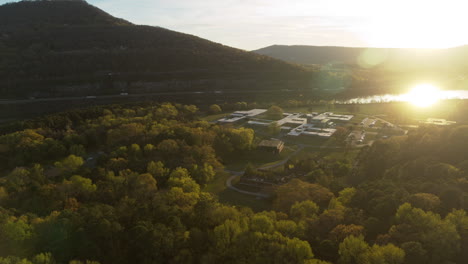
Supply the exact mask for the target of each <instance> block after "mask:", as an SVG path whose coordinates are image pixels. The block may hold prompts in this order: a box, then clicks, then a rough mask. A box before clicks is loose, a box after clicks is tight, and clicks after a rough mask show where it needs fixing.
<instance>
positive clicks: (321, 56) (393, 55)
mask: <svg viewBox="0 0 468 264" xmlns="http://www.w3.org/2000/svg"><path fill="white" fill-rule="evenodd" d="M252 52H254V53H257V54H262V55H267V56H271V57H273V58H277V59H281V60H284V61H288V62H291V63H298V64H327V63H343V64H350V65H360V66H363V67H364V68H372V67H374V66H379V67H381V68H384V69H390V70H398V68H400V69H402V70H406V69H410V68H414V69H424V68H427V67H429V66H435V65H428V64H438V65H439V66H443V67H450V68H459V67H464V66H467V65H468V64H466V63H465V60H464V59H462V58H461V57H463V58H466V59H468V45H462V46H456V47H452V48H444V49H417V48H380V47H340V46H309V45H271V46H268V47H265V48H261V49H257V50H254V51H252ZM366 54H367V56H374V57H375V56H380V57H382V58H381V62H380V63H376V64H375V65H363V64H362V62H360V61H359V60H362V59H363V58H362V57H363V55H366Z"/></svg>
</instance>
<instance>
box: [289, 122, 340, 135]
mask: <svg viewBox="0 0 468 264" xmlns="http://www.w3.org/2000/svg"><path fill="white" fill-rule="evenodd" d="M335 132H336V129H334V128H319V127H315V126H314V125H312V124H303V125H301V126H299V127H297V128H295V129H293V130H291V132H289V133H288V136H294V137H297V136H300V135H305V136H319V137H331V136H332V135H333V134H334V133H335Z"/></svg>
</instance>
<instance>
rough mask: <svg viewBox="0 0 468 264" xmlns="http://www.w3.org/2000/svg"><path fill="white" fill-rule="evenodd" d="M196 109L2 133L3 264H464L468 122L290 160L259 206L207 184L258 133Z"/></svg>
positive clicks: (105, 113) (65, 119) (92, 112)
mask: <svg viewBox="0 0 468 264" xmlns="http://www.w3.org/2000/svg"><path fill="white" fill-rule="evenodd" d="M213 108H214V107H213ZM216 110H218V109H216ZM198 115H199V113H198V109H197V108H196V107H195V106H191V105H178V104H175V105H174V104H170V103H164V104H152V105H148V104H145V105H143V104H141V105H133V106H130V105H129V106H117V105H116V106H108V107H97V108H92V109H87V110H79V111H70V112H67V113H61V114H56V115H51V116H46V117H43V118H40V119H36V120H32V121H27V122H22V123H21V124H19V126H17V127H18V130H17V131H16V132H13V133H8V134H4V135H2V136H0V155H1V156H0V157H1V158H0V161H1V164H0V166H1V167H0V168H1V171H2V175H1V177H0V206H1V207H0V234H1V235H0V245H1V247H0V261H2V262H3V263H68V262H70V263H80V261H81V262H84V261H86V260H89V261H88V263H95V262H91V261H96V262H100V263H135V262H137V263H155V262H156V263H340V264H348V263H349V264H351V263H393V264H397V263H408V264H418V263H421V264H422V263H433V264H438V263H465V261H466V259H467V257H468V256H466V252H467V250H466V249H467V248H468V233H467V232H466V230H467V229H468V215H467V214H466V210H468V203H467V201H466V199H467V197H468V189H467V188H468V184H467V183H468V174H467V171H468V166H467V162H468V156H467V155H466V151H465V150H466V148H467V147H468V146H466V144H467V142H468V141H467V140H466V139H465V138H466V135H467V134H468V133H467V127H466V126H464V125H459V126H454V127H448V128H437V127H429V126H428V127H424V126H423V127H420V128H419V129H417V130H414V131H412V132H411V133H410V134H409V135H408V136H400V137H394V138H391V139H386V140H378V141H376V143H375V144H374V145H373V146H372V147H368V148H366V149H363V150H362V151H361V152H360V154H359V155H358V156H357V157H356V158H355V161H353V159H351V157H350V156H349V157H347V156H346V155H345V156H344V157H345V158H344V159H336V158H330V157H327V156H321V155H318V156H317V155H306V156H301V157H296V158H293V159H291V160H289V161H288V162H287V163H286V164H285V165H284V167H285V168H284V169H285V170H287V171H288V172H289V173H291V174H294V175H298V177H297V178H296V179H293V180H291V181H290V182H288V183H286V184H283V185H279V186H278V187H276V188H275V190H274V193H275V195H274V197H272V198H271V209H270V210H269V211H263V212H253V211H252V209H250V208H247V207H240V206H232V205H229V204H223V203H220V202H219V201H218V199H217V196H216V195H214V194H212V193H210V192H207V191H204V186H206V185H207V184H210V183H211V182H213V181H216V180H217V179H219V177H223V176H222V173H223V172H222V171H223V167H224V162H225V160H226V159H227V158H232V157H233V156H234V157H236V156H237V157H239V156H242V155H245V154H247V153H249V152H250V151H252V150H253V149H255V145H256V143H255V142H257V140H256V138H257V135H256V134H255V132H254V131H253V130H252V129H249V128H234V127H229V126H219V125H215V124H210V123H207V122H206V121H201V120H200V119H199V118H198ZM247 173H263V174H265V172H256V171H255V170H252V169H249V168H247V170H246V174H247ZM301 175H302V176H301ZM264 176H268V175H267V174H265V175H264ZM21 261H22V262H21Z"/></svg>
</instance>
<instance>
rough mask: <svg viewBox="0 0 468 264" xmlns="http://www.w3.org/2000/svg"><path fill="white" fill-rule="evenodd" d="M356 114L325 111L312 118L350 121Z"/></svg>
mask: <svg viewBox="0 0 468 264" xmlns="http://www.w3.org/2000/svg"><path fill="white" fill-rule="evenodd" d="M353 117H354V115H337V114H334V113H331V112H325V113H322V114H319V115H316V116H314V117H313V118H312V120H317V121H320V120H323V119H330V120H340V121H350V120H351V119H352V118H353Z"/></svg>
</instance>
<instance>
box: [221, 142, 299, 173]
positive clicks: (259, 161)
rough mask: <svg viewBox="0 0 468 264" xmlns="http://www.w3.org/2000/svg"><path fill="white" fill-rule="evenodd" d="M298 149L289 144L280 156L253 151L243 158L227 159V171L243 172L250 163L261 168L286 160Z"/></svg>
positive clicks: (225, 164) (225, 162) (225, 161)
mask: <svg viewBox="0 0 468 264" xmlns="http://www.w3.org/2000/svg"><path fill="white" fill-rule="evenodd" d="M296 149H297V148H296V146H291V145H289V144H288V145H286V147H285V148H284V150H283V151H282V152H281V153H280V154H273V153H269V152H265V151H262V150H252V151H249V152H247V153H245V154H244V155H242V156H235V157H229V158H226V159H225V160H224V166H225V167H226V169H228V170H232V171H243V170H244V169H245V167H246V166H247V164H249V163H250V164H252V165H253V166H254V167H261V166H264V165H265V164H272V163H276V162H279V161H282V160H284V159H285V158H286V157H288V156H289V155H290V154H291V153H293V152H294V151H295V150H296Z"/></svg>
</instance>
